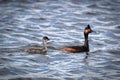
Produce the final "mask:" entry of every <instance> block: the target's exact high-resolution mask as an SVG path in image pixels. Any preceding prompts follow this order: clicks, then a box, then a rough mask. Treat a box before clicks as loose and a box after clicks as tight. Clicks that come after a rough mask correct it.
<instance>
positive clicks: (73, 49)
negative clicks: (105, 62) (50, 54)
mask: <svg viewBox="0 0 120 80" xmlns="http://www.w3.org/2000/svg"><path fill="white" fill-rule="evenodd" d="M91 32H93V31H92V29H91V28H90V25H87V27H86V28H85V29H84V38H85V41H84V45H83V46H68V47H64V48H61V50H63V51H68V52H71V53H78V52H86V53H87V52H89V43H88V34H89V33H91ZM87 55H88V53H87Z"/></svg>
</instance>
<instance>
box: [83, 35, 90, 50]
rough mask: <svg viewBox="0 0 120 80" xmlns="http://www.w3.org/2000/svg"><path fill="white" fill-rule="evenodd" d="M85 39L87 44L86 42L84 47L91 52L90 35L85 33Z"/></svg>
mask: <svg viewBox="0 0 120 80" xmlns="http://www.w3.org/2000/svg"><path fill="white" fill-rule="evenodd" d="M84 37H85V42H84V46H85V47H86V49H87V51H89V41H88V33H87V34H86V33H84Z"/></svg>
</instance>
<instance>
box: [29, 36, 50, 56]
mask: <svg viewBox="0 0 120 80" xmlns="http://www.w3.org/2000/svg"><path fill="white" fill-rule="evenodd" d="M48 40H50V39H49V38H48V37H46V36H44V37H43V39H42V42H43V47H42V48H41V49H39V48H30V49H28V50H27V52H28V53H33V54H36V53H38V54H40V53H41V54H42V53H46V52H47V46H46V42H47V41H48Z"/></svg>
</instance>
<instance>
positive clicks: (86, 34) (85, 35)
mask: <svg viewBox="0 0 120 80" xmlns="http://www.w3.org/2000/svg"><path fill="white" fill-rule="evenodd" d="M84 38H85V40H88V33H85V32H84Z"/></svg>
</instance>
